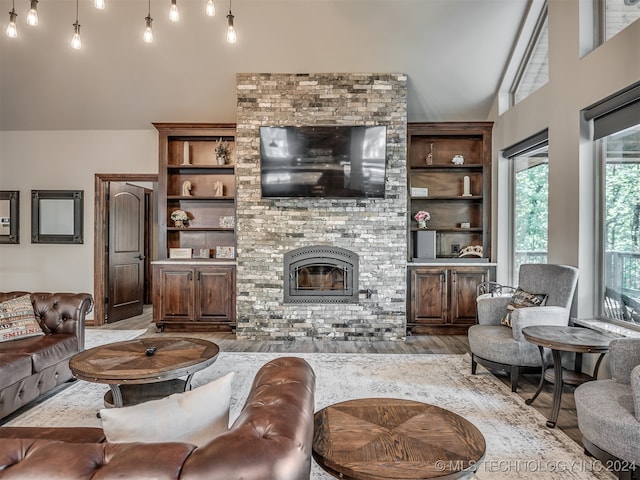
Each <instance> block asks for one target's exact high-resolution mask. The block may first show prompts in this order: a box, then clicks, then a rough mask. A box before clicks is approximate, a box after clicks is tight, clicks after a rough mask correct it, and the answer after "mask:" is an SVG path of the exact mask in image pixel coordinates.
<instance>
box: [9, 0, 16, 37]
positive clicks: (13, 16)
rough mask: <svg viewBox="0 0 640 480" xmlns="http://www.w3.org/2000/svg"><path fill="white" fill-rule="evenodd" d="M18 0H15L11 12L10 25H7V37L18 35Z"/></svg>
mask: <svg viewBox="0 0 640 480" xmlns="http://www.w3.org/2000/svg"><path fill="white" fill-rule="evenodd" d="M17 16H18V14H17V13H16V0H13V2H12V5H11V11H10V12H9V25H7V37H9V38H16V37H17V36H18V27H16V17H17Z"/></svg>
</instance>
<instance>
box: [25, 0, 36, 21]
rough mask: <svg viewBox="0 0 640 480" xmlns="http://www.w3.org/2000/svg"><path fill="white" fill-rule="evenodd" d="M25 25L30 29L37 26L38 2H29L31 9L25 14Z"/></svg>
mask: <svg viewBox="0 0 640 480" xmlns="http://www.w3.org/2000/svg"><path fill="white" fill-rule="evenodd" d="M27 23H28V24H29V25H31V26H32V27H35V26H36V25H38V0H31V8H30V9H29V13H27Z"/></svg>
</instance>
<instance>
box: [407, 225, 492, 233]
mask: <svg viewBox="0 0 640 480" xmlns="http://www.w3.org/2000/svg"><path fill="white" fill-rule="evenodd" d="M428 230H435V231H436V232H452V233H482V230H483V229H482V227H472V228H460V227H435V226H434V227H433V228H416V227H412V228H411V231H412V232H425V231H428Z"/></svg>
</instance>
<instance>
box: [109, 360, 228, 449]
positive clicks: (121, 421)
mask: <svg viewBox="0 0 640 480" xmlns="http://www.w3.org/2000/svg"><path fill="white" fill-rule="evenodd" d="M233 376H234V373H233V372H231V373H228V374H227V375H225V376H223V377H221V378H218V379H216V380H214V381H212V382H209V383H207V384H206V385H202V386H200V387H197V388H194V389H193V390H189V391H187V392H184V393H174V394H173V395H170V396H168V397H166V398H161V399H159V400H151V401H148V402H144V403H140V404H138V405H133V406H130V407H122V408H104V409H102V410H100V417H101V418H102V429H103V430H104V434H105V436H106V437H107V441H109V442H113V443H127V442H144V443H161V442H186V443H191V444H193V445H196V446H198V447H200V446H202V445H206V444H207V443H209V442H210V441H211V440H212V439H213V438H215V437H217V436H218V435H220V434H221V433H224V432H226V431H227V430H228V429H229V404H230V402H231V381H232V380H233Z"/></svg>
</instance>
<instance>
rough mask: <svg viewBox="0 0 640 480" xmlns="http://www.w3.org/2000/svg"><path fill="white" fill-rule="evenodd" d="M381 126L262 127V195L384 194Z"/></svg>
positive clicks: (384, 132)
mask: <svg viewBox="0 0 640 480" xmlns="http://www.w3.org/2000/svg"><path fill="white" fill-rule="evenodd" d="M386 156H387V127H385V126H308V127H305V126H303V127H290V126H286V127H260V172H261V186H262V196H263V197H276V198H277V197H285V198H286V197H323V198H343V197H347V198H348V197H352V198H361V197H366V198H383V197H384V180H385V169H386Z"/></svg>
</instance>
